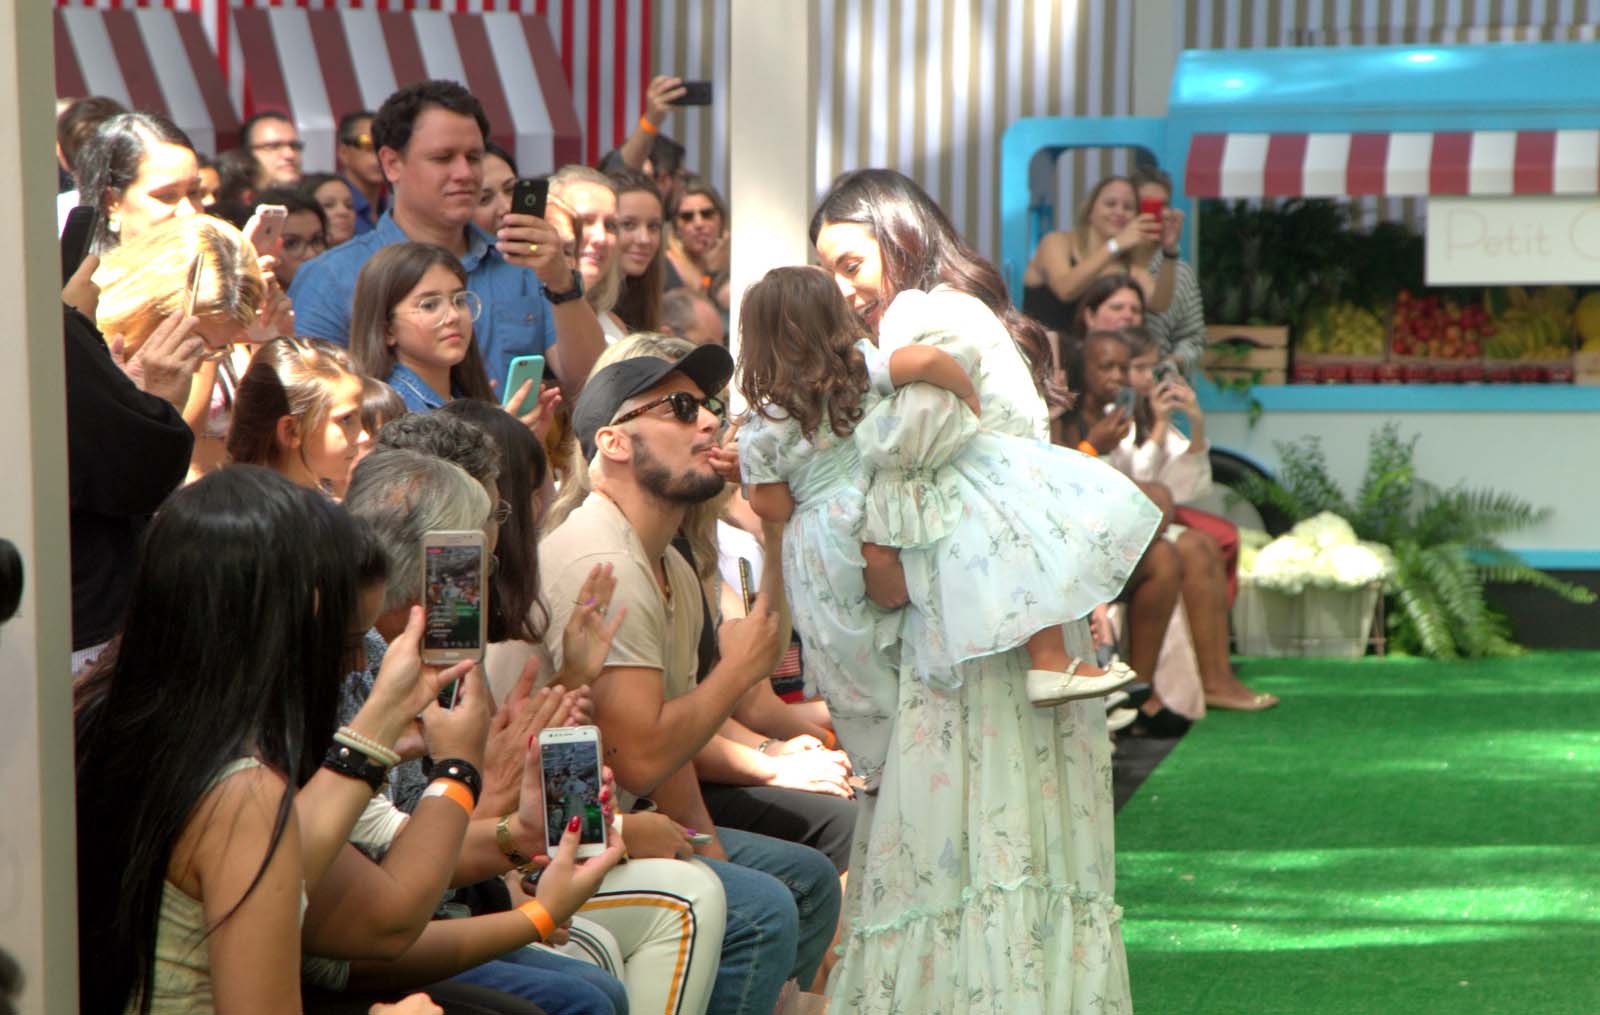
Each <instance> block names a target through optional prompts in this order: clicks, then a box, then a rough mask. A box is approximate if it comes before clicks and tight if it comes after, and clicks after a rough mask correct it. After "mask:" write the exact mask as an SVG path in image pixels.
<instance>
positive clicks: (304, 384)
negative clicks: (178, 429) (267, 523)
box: [227, 337, 362, 496]
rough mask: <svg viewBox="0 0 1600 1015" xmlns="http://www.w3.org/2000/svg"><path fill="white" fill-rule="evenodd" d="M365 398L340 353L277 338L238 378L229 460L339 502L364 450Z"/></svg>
mask: <svg viewBox="0 0 1600 1015" xmlns="http://www.w3.org/2000/svg"><path fill="white" fill-rule="evenodd" d="M361 395H362V379H361V375H360V374H359V373H357V372H355V371H354V370H352V369H351V368H350V361H349V359H348V357H346V356H345V354H344V350H342V349H340V348H339V347H338V346H334V345H329V344H328V343H326V342H320V341H318V340H316V339H302V338H287V337H286V338H275V339H273V340H272V341H270V342H268V343H267V344H266V345H263V346H261V347H260V348H259V349H257V350H256V353H255V355H254V356H253V357H251V359H250V366H249V368H248V369H247V370H245V372H244V376H243V377H241V378H240V379H239V386H238V389H237V391H236V392H235V394H234V399H233V419H232V423H231V425H230V426H229V428H228V439H227V449H228V460H229V461H230V462H237V463H245V464H250V465H264V466H266V467H267V468H270V469H273V470H274V471H276V472H279V473H281V474H282V475H284V476H285V477H287V478H288V479H290V480H292V481H294V482H295V483H298V484H299V485H301V486H309V487H311V488H312V489H315V490H321V491H322V492H324V493H327V494H332V495H334V496H340V495H342V494H343V493H344V489H345V486H346V485H347V484H348V483H349V480H350V470H351V469H353V468H354V467H355V462H356V454H357V452H358V450H359V448H360V445H361Z"/></svg>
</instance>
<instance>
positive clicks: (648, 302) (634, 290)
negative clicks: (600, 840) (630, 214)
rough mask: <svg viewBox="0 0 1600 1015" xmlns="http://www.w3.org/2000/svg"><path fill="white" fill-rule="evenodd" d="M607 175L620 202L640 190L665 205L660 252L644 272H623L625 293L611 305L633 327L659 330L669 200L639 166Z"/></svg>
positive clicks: (625, 322)
mask: <svg viewBox="0 0 1600 1015" xmlns="http://www.w3.org/2000/svg"><path fill="white" fill-rule="evenodd" d="M606 175H607V176H609V177H611V182H612V183H615V184H616V185H617V202H618V204H619V206H620V204H621V201H622V195H624V194H635V193H640V194H649V195H650V196H651V197H653V198H655V199H656V205H657V207H659V208H661V231H660V232H659V233H658V234H657V235H658V238H659V240H660V243H659V245H658V246H657V247H656V256H655V257H652V258H651V259H650V264H649V265H648V266H646V268H645V269H644V272H643V273H642V274H640V275H638V276H634V277H630V276H629V275H628V273H627V272H623V273H622V294H621V295H620V296H618V297H617V302H616V305H615V306H613V307H612V308H611V312H612V313H613V314H616V315H617V316H618V317H620V318H621V319H622V323H623V324H626V325H627V326H628V330H629V331H658V330H660V328H661V287H662V285H663V284H664V280H665V277H666V269H665V267H664V264H665V262H666V259H667V221H666V218H667V211H666V202H664V201H662V200H661V190H660V188H659V187H657V186H656V181H654V180H652V179H650V177H648V176H646V175H645V174H644V173H641V172H639V171H638V170H637V169H627V168H623V169H613V170H612V171H611V172H609V173H607V174H606ZM620 214H621V212H620V210H619V211H618V215H620Z"/></svg>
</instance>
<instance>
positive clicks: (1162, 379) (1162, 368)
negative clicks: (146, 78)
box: [1150, 359, 1179, 387]
mask: <svg viewBox="0 0 1600 1015" xmlns="http://www.w3.org/2000/svg"><path fill="white" fill-rule="evenodd" d="M1150 376H1151V377H1153V378H1154V379H1155V382H1156V387H1160V386H1161V385H1163V384H1165V383H1167V382H1168V381H1171V380H1176V379H1177V378H1178V376H1179V373H1178V367H1177V365H1176V364H1175V363H1173V362H1172V361H1171V360H1169V359H1164V360H1162V361H1161V362H1160V363H1157V364H1156V365H1155V367H1154V368H1152V369H1151V371H1150Z"/></svg>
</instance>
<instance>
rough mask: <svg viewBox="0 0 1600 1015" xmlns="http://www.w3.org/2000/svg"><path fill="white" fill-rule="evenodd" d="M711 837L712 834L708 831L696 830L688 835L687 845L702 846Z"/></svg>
mask: <svg viewBox="0 0 1600 1015" xmlns="http://www.w3.org/2000/svg"><path fill="white" fill-rule="evenodd" d="M711 839H712V835H711V833H710V832H696V833H694V834H693V835H691V836H689V845H691V846H704V845H705V844H706V843H708V842H710V841H711Z"/></svg>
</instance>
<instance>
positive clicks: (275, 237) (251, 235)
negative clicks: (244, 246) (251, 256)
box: [244, 204, 289, 255]
mask: <svg viewBox="0 0 1600 1015" xmlns="http://www.w3.org/2000/svg"><path fill="white" fill-rule="evenodd" d="M288 217H289V209H288V208H285V207H284V206H283V205H281V204H258V205H256V213H255V214H254V215H251V216H250V221H249V222H246V223H245V224H244V235H245V238H246V239H248V240H249V241H250V245H251V246H252V247H255V248H256V253H257V254H263V255H264V254H273V255H276V254H277V253H278V241H279V240H281V239H283V223H284V221H285V220H287V219H288Z"/></svg>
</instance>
